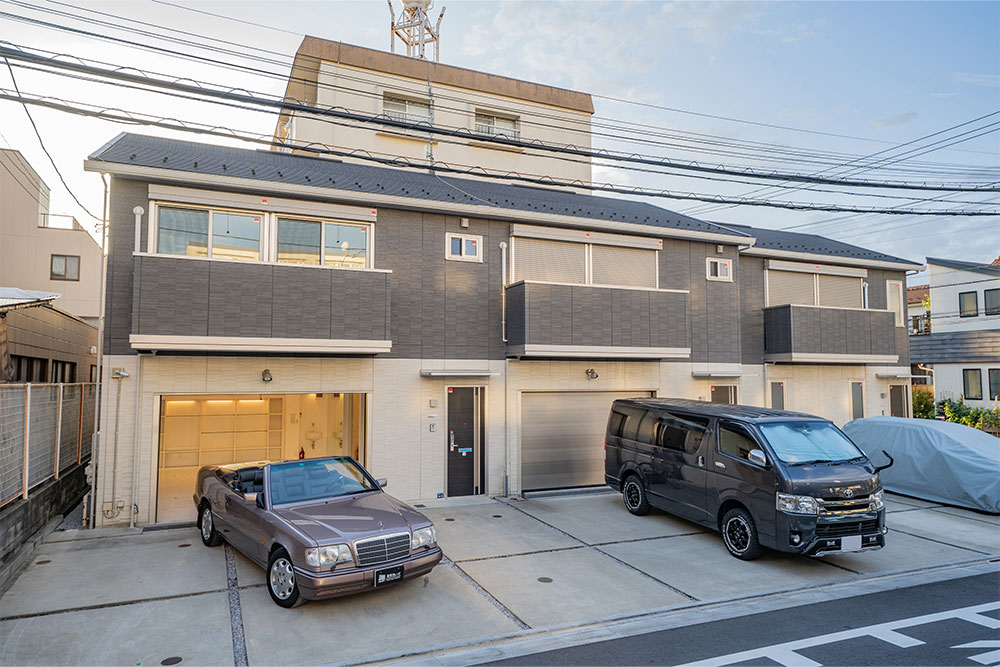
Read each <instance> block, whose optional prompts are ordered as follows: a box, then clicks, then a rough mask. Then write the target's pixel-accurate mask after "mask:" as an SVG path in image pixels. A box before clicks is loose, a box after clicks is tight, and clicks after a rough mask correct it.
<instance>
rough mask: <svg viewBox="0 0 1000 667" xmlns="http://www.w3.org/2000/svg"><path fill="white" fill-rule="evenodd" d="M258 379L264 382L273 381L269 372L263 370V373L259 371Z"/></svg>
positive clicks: (268, 370) (266, 369)
mask: <svg viewBox="0 0 1000 667" xmlns="http://www.w3.org/2000/svg"><path fill="white" fill-rule="evenodd" d="M260 379H261V380H263V381H264V382H270V381H271V380H273V379H274V378H273V377H271V370H270V369H268V368H265V369H264V370H263V371H261V373H260Z"/></svg>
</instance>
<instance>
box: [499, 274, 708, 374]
mask: <svg viewBox="0 0 1000 667" xmlns="http://www.w3.org/2000/svg"><path fill="white" fill-rule="evenodd" d="M507 355H508V356H515V357H556V358H560V357H599V358H637V359H638V358H641V359H666V358H688V357H690V355H691V343H690V341H689V340H688V294H687V293H686V292H675V291H666V290H642V289H628V288H609V287H594V286H590V285H563V284H551V283H537V282H531V281H524V282H519V283H516V284H514V285H510V286H509V287H508V288H507Z"/></svg>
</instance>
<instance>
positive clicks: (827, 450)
mask: <svg viewBox="0 0 1000 667" xmlns="http://www.w3.org/2000/svg"><path fill="white" fill-rule="evenodd" d="M759 427H760V431H761V433H763V434H764V437H765V438H767V442H768V443H769V444H770V445H771V449H773V450H774V454H775V456H777V457H778V458H779V459H781V460H782V461H784V462H785V463H791V464H793V465H794V464H798V465H802V464H805V463H843V462H845V461H851V460H854V459H860V458H862V457H864V453H863V452H862V451H861V450H860V449H858V448H857V446H856V445H855V444H854V443H853V442H851V441H850V440H848V439H847V436H845V435H844V434H843V433H841V432H840V429H838V428H837V427H836V426H834V425H833V424H831V423H829V422H820V421H815V422H799V421H796V422H772V423H768V424H760V425H759Z"/></svg>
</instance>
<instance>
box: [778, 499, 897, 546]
mask: <svg viewBox="0 0 1000 667" xmlns="http://www.w3.org/2000/svg"><path fill="white" fill-rule="evenodd" d="M776 523H777V526H776V527H777V539H776V540H775V542H776V544H775V548H776V549H777V550H778V551H789V552H792V553H798V554H803V555H806V556H827V555H832V554H837V553H850V552H858V551H871V550H874V549H881V548H882V547H884V546H885V534H886V532H887V530H886V527H885V510H884V509H882V510H879V511H878V512H874V513H867V512H866V513H858V514H853V515H850V516H847V517H836V518H832V517H823V516H820V517H817V516H801V515H795V514H785V513H783V512H778V516H777V521H776ZM796 537H797V538H798V541H797V542H796V539H795V538H796ZM858 537H860V538H861V540H860V544H859V543H858V539H857V538H858Z"/></svg>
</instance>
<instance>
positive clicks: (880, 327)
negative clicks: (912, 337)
mask: <svg viewBox="0 0 1000 667" xmlns="http://www.w3.org/2000/svg"><path fill="white" fill-rule="evenodd" d="M895 329H896V326H895V315H894V314H893V313H888V312H885V311H880V310H856V309H849V308H813V307H810V306H772V307H770V308H767V309H765V310H764V339H765V352H766V354H785V353H789V352H794V353H803V354H859V355H861V354H865V355H867V354H879V355H893V354H897V352H896V332H895Z"/></svg>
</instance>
